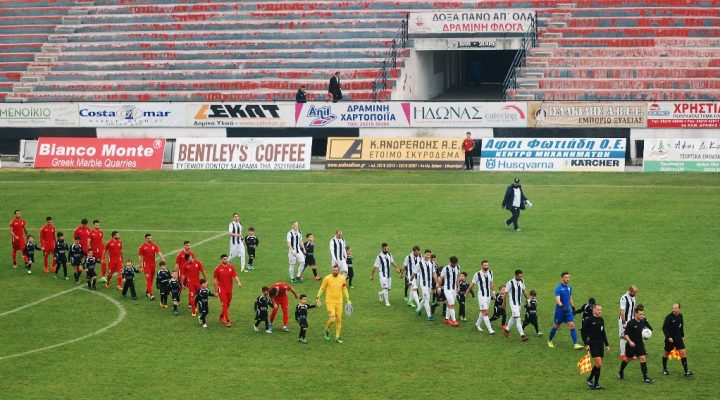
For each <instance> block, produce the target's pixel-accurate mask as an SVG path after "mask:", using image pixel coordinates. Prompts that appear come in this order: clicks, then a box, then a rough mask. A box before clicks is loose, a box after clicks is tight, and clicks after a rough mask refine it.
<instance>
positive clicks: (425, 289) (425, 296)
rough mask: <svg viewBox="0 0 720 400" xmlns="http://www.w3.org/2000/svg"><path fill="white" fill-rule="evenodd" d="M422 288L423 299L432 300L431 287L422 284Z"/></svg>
mask: <svg viewBox="0 0 720 400" xmlns="http://www.w3.org/2000/svg"><path fill="white" fill-rule="evenodd" d="M420 289H422V298H423V300H430V288H429V287H427V286H422V287H421V288H420Z"/></svg>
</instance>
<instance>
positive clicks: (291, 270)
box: [288, 264, 295, 279]
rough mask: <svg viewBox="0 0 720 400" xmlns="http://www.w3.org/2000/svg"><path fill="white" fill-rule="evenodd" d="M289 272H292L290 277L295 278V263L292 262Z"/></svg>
mask: <svg viewBox="0 0 720 400" xmlns="http://www.w3.org/2000/svg"><path fill="white" fill-rule="evenodd" d="M288 273H289V274H290V279H295V265H294V264H290V267H288Z"/></svg>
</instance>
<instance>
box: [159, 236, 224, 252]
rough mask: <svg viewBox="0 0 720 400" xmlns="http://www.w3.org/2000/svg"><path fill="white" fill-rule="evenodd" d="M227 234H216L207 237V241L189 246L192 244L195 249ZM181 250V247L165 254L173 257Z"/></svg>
mask: <svg viewBox="0 0 720 400" xmlns="http://www.w3.org/2000/svg"><path fill="white" fill-rule="evenodd" d="M215 232H217V231H215ZM227 234H228V233H227V232H221V233H218V234H217V235H215V236H212V237H209V238H207V239H203V240H201V241H199V242H197V243H191V244H192V246H193V247H195V246H200V245H201V244H203V243H207V242H209V241H211V240H215V239H217V238H219V237H221V236H225V235H227ZM182 249H183V248H182V247H181V248H179V249H177V250H173V251H171V252H169V253H167V254H166V255H168V256H171V255H173V254H177V253H179V252H180V251H182Z"/></svg>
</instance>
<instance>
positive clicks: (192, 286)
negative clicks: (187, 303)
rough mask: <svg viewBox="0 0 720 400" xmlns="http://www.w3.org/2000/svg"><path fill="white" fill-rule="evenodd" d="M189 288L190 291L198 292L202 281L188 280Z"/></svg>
mask: <svg viewBox="0 0 720 400" xmlns="http://www.w3.org/2000/svg"><path fill="white" fill-rule="evenodd" d="M187 288H188V290H189V291H190V293H192V294H193V295H195V294H196V293H197V292H199V291H200V288H201V286H200V281H196V282H193V281H188V283H187Z"/></svg>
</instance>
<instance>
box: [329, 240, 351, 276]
mask: <svg viewBox="0 0 720 400" xmlns="http://www.w3.org/2000/svg"><path fill="white" fill-rule="evenodd" d="M347 258H348V254H347V245H346V244H345V238H344V237H343V231H342V230H341V229H338V230H336V231H335V236H333V238H332V239H330V261H331V264H330V266H331V267H334V266H336V265H337V266H338V268H340V273H341V274H343V276H344V277H345V278H347V277H348V265H347Z"/></svg>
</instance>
